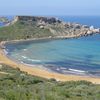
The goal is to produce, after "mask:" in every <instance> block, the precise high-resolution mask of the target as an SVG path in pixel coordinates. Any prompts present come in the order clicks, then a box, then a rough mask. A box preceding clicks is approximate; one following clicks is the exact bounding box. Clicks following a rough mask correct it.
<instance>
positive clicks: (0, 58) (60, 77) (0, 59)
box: [0, 44, 100, 84]
mask: <svg viewBox="0 0 100 100" xmlns="http://www.w3.org/2000/svg"><path fill="white" fill-rule="evenodd" d="M1 46H2V44H1ZM0 63H3V64H6V65H10V66H11V67H13V68H20V70H21V71H25V72H27V73H28V74H31V75H35V76H39V77H43V78H47V79H50V78H55V79H56V80H57V81H78V80H86V81H90V82H92V83H95V84H100V78H97V77H90V76H78V75H64V74H59V73H55V72H51V71H48V70H46V69H44V68H42V65H41V66H37V65H33V67H32V66H31V67H30V66H28V65H25V64H21V63H17V62H14V61H12V60H11V59H9V58H8V57H7V56H6V54H5V53H4V49H2V48H0Z"/></svg>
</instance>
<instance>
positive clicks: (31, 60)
mask: <svg viewBox="0 0 100 100" xmlns="http://www.w3.org/2000/svg"><path fill="white" fill-rule="evenodd" d="M27 60H29V61H35V62H41V60H35V59H27Z"/></svg>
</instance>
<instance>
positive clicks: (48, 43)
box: [6, 17, 100, 76]
mask: <svg viewBox="0 0 100 100" xmlns="http://www.w3.org/2000/svg"><path fill="white" fill-rule="evenodd" d="M60 18H61V19H62V20H64V21H69V22H70V21H71V22H78V23H82V24H88V25H90V24H91V25H94V26H95V27H99V26H100V24H99V22H100V18H99V17H97V18H95V17H90V18H89V17H79V18H76V19H75V18H74V20H73V17H60ZM79 19H80V20H79ZM85 22H86V23H85ZM6 51H7V55H8V57H10V58H11V59H13V60H15V61H17V62H20V63H26V64H33V65H34V64H37V65H43V66H44V67H46V68H48V69H49V70H51V71H55V72H59V73H63V74H78V75H89V76H100V35H99V34H98V35H93V36H88V37H81V38H78V39H58V40H35V41H34V40H33V41H28V42H19V43H8V44H6Z"/></svg>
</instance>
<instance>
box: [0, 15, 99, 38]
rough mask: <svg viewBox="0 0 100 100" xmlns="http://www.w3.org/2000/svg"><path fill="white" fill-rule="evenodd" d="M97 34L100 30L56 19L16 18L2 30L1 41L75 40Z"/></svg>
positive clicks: (0, 33) (0, 32) (0, 31)
mask: <svg viewBox="0 0 100 100" xmlns="http://www.w3.org/2000/svg"><path fill="white" fill-rule="evenodd" d="M95 33H100V29H99V28H98V29H95V28H94V27H93V26H91V27H89V26H87V25H81V24H78V23H70V22H63V21H61V20H59V19H58V18H54V17H38V16H37V17H36V16H16V17H15V18H14V20H13V21H12V22H10V23H9V24H8V26H7V27H5V28H2V29H0V39H1V40H4V39H7V40H11V39H27V38H42V37H50V38H74V37H80V36H87V35H92V34H95ZM3 34H6V35H5V36H4V35H3ZM7 34H8V35H7ZM1 35H3V36H1Z"/></svg>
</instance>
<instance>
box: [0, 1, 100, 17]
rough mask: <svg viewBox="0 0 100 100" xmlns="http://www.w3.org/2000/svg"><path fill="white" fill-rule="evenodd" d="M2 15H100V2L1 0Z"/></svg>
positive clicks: (0, 9)
mask: <svg viewBox="0 0 100 100" xmlns="http://www.w3.org/2000/svg"><path fill="white" fill-rule="evenodd" d="M0 15H100V0H0Z"/></svg>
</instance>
